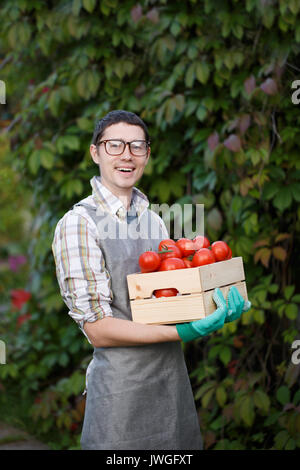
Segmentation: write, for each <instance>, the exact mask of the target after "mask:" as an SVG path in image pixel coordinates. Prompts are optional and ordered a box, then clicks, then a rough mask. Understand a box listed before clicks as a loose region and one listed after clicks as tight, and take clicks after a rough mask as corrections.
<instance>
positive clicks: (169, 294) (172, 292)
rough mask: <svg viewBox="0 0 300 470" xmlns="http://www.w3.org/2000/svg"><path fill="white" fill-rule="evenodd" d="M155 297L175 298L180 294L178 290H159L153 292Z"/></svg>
mask: <svg viewBox="0 0 300 470" xmlns="http://www.w3.org/2000/svg"><path fill="white" fill-rule="evenodd" d="M153 294H154V295H155V297H157V298H159V297H173V296H175V295H177V294H178V290H177V289H173V288H169V289H157V290H155V291H154V292H153Z"/></svg>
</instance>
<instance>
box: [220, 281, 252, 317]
mask: <svg viewBox="0 0 300 470" xmlns="http://www.w3.org/2000/svg"><path fill="white" fill-rule="evenodd" d="M227 301H228V310H227V312H226V318H225V323H229V322H232V321H234V320H238V319H239V318H240V316H241V315H242V313H243V312H248V310H250V308H251V302H249V301H248V300H247V301H245V300H244V299H243V297H242V296H241V294H240V293H239V291H238V290H237V288H236V287H235V286H232V287H230V289H229V292H228V296H227Z"/></svg>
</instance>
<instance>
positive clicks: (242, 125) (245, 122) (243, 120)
mask: <svg viewBox="0 0 300 470" xmlns="http://www.w3.org/2000/svg"><path fill="white" fill-rule="evenodd" d="M250 122H251V117H250V114H243V116H241V117H240V120H239V129H240V132H241V134H245V132H246V130H247V129H248V127H249V126H250Z"/></svg>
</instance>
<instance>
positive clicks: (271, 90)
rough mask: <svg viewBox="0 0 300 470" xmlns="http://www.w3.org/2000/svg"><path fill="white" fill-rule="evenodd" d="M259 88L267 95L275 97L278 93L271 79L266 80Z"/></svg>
mask: <svg viewBox="0 0 300 470" xmlns="http://www.w3.org/2000/svg"><path fill="white" fill-rule="evenodd" d="M260 88H261V89H262V91H263V92H264V93H266V94H267V95H276V93H277V92H278V88H277V84H276V82H275V80H273V78H267V80H265V81H264V82H263V83H262V84H261V85H260Z"/></svg>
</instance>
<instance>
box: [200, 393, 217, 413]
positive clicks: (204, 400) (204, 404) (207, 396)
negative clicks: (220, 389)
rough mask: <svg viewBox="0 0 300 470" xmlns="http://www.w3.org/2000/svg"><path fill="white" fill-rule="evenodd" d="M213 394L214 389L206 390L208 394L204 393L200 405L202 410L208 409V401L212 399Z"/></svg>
mask: <svg viewBox="0 0 300 470" xmlns="http://www.w3.org/2000/svg"><path fill="white" fill-rule="evenodd" d="M214 393H215V389H214V388H211V389H210V390H208V392H206V393H205V395H204V396H203V397H202V400H201V405H202V407H203V408H204V409H205V408H207V407H208V405H209V402H210V400H211V399H212V397H213V394H214Z"/></svg>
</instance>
